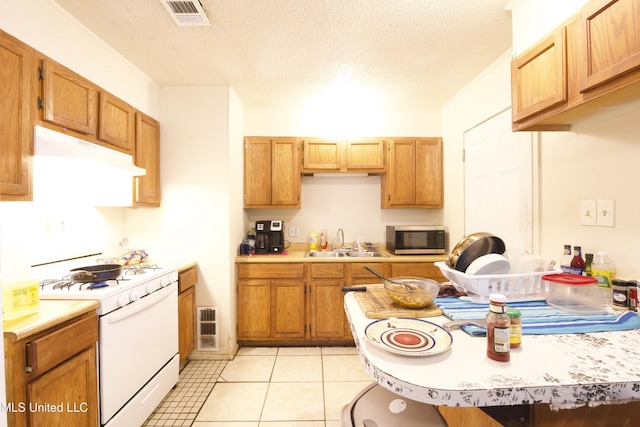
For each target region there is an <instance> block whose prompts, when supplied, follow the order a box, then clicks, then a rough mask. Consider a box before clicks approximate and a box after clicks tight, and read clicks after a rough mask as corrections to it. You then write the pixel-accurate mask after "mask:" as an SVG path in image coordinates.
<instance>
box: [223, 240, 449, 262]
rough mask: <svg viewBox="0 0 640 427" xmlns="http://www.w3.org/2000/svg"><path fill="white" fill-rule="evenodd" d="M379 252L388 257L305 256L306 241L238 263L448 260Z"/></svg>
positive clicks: (438, 256)
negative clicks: (280, 251) (283, 252)
mask: <svg viewBox="0 0 640 427" xmlns="http://www.w3.org/2000/svg"><path fill="white" fill-rule="evenodd" d="M378 252H380V253H383V254H385V255H386V257H346V256H345V257H337V258H332V257H327V258H322V257H318V258H315V257H305V254H306V253H307V245H306V244H304V243H294V244H292V245H291V247H289V248H288V249H287V254H286V255H280V254H278V255H248V256H236V259H235V262H236V264H242V263H258V262H268V263H287V262H367V263H372V262H438V261H446V260H447V257H448V254H445V255H394V254H392V253H390V252H389V251H387V250H386V249H384V248H383V247H382V246H381V249H379V250H378Z"/></svg>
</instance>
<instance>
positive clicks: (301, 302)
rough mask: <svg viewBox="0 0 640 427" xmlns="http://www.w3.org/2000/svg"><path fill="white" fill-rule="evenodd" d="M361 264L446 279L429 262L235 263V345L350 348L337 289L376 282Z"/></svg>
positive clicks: (379, 268) (441, 280)
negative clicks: (236, 339)
mask: <svg viewBox="0 0 640 427" xmlns="http://www.w3.org/2000/svg"><path fill="white" fill-rule="evenodd" d="M365 266H369V267H370V268H372V269H374V270H375V271H378V272H380V273H383V274H387V275H388V274H390V273H391V272H393V273H394V274H396V275H397V276H420V277H430V278H433V279H435V280H438V281H440V282H443V281H445V278H444V277H443V276H442V275H441V274H440V269H439V268H438V267H436V266H435V265H434V264H433V263H432V262H427V263H421V262H417V263H406V262H398V263H391V262H376V263H364V262H315V263H314V262H298V263H296V262H292V263H239V264H237V277H238V281H237V286H238V288H237V292H238V300H237V311H238V318H237V320H238V325H237V328H238V330H237V331H238V342H239V344H240V345H274V346H275V345H321V344H322V345H353V344H354V343H353V335H352V334H351V328H350V326H349V322H348V319H347V316H346V313H345V311H344V292H342V288H343V287H345V286H354V285H361V284H370V283H380V279H378V278H377V277H375V276H374V275H373V274H371V273H370V272H368V271H367V270H365V269H364V267H365Z"/></svg>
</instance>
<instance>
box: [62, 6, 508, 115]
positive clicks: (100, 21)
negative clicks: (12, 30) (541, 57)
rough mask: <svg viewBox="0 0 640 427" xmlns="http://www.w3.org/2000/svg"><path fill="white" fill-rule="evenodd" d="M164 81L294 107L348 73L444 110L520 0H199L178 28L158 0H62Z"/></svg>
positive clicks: (250, 103)
mask: <svg viewBox="0 0 640 427" xmlns="http://www.w3.org/2000/svg"><path fill="white" fill-rule="evenodd" d="M55 1H56V2H57V3H58V4H59V5H60V6H61V7H62V8H63V9H65V10H66V11H67V12H68V13H70V14H71V15H72V16H74V17H75V18H76V19H78V20H79V21H80V22H81V23H82V24H84V25H85V26H86V27H87V28H89V30H91V31H92V32H93V33H95V34H96V35H97V36H98V37H100V38H101V39H102V40H104V41H105V42H106V43H107V44H109V45H110V46H111V47H112V48H113V49H115V50H116V51H117V52H119V53H120V54H121V55H123V56H124V57H125V58H127V59H128V60H129V61H130V62H131V63H132V64H134V65H135V66H136V67H137V68H139V69H140V70H142V71H143V72H144V73H145V74H146V75H148V76H149V77H150V78H151V79H152V80H154V81H155V82H157V83H158V84H160V85H161V86H202V85H225V86H232V87H233V88H234V89H235V90H236V92H237V94H238V95H239V96H240V98H241V100H242V102H243V103H244V105H245V107H287V106H289V107H295V106H299V105H302V104H304V103H305V102H307V101H308V100H309V99H310V98H311V97H314V96H317V94H318V93H319V92H321V91H322V90H324V89H326V88H327V87H330V86H331V85H334V84H336V82H338V81H342V82H343V84H346V85H351V86H358V87H359V88H362V89H361V90H362V91H370V92H375V93H376V96H377V97H378V98H379V99H383V100H384V102H386V103H389V104H391V105H394V106H406V107H412V108H415V107H440V106H441V105H443V103H444V102H446V101H447V100H448V99H449V98H450V97H451V96H452V95H454V94H455V93H456V92H457V91H459V90H460V89H461V88H462V87H464V86H465V85H466V84H467V83H468V82H469V81H471V79H473V77H475V76H476V75H478V74H479V73H480V72H481V71H482V70H484V69H485V68H486V67H487V66H489V65H490V64H491V63H492V62H493V61H495V60H496V59H497V58H498V57H499V56H500V55H502V54H503V53H504V52H506V51H507V49H509V47H510V46H511V15H510V12H509V11H507V10H506V6H507V4H508V3H509V2H510V0H201V3H202V5H203V7H204V9H205V11H206V13H207V16H208V18H209V20H210V21H211V24H212V25H211V26H210V27H178V26H177V25H176V24H175V23H174V21H173V20H172V18H171V17H170V16H169V15H168V13H167V11H166V10H165V8H164V7H163V5H162V4H161V3H160V0H81V1H78V0H55Z"/></svg>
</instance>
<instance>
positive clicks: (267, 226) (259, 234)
mask: <svg viewBox="0 0 640 427" xmlns="http://www.w3.org/2000/svg"><path fill="white" fill-rule="evenodd" d="M283 230H284V221H256V253H257V254H279V253H282V251H283V250H284V232H283Z"/></svg>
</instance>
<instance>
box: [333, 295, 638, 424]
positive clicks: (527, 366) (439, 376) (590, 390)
mask: <svg viewBox="0 0 640 427" xmlns="http://www.w3.org/2000/svg"><path fill="white" fill-rule="evenodd" d="M344 308H345V312H346V315H347V318H348V321H349V324H350V327H351V331H352V333H353V338H354V341H355V344H356V347H357V350H358V354H359V356H360V360H361V362H362V365H363V366H364V369H365V370H366V371H367V372H368V373H369V375H370V376H371V377H372V378H373V380H374V381H375V382H377V383H378V384H379V385H381V386H382V387H384V388H386V389H387V390H389V391H391V392H393V393H396V394H398V395H400V396H403V397H406V398H408V399H411V400H414V401H418V402H423V403H426V404H431V405H436V406H442V407H481V408H490V407H491V408H496V407H509V406H514V405H528V406H536V407H540V406H547V409H548V411H550V412H552V413H553V412H556V413H557V412H564V411H573V410H576V409H579V408H583V407H587V408H593V407H598V406H606V405H617V406H615V407H614V406H608V408H610V409H611V408H615V410H616V412H618V413H619V412H620V411H622V412H629V415H628V418H629V419H630V420H631V418H633V420H634V421H633V422H634V423H635V422H636V421H637V419H638V418H639V417H640V406H639V405H640V329H630V330H622V331H606V332H586V333H585V332H580V333H552V334H532V335H524V336H523V337H522V344H521V345H520V346H519V347H518V348H513V349H511V351H510V360H509V361H508V362H499V361H495V360H492V359H490V358H488V357H487V351H486V350H487V340H486V338H484V337H479V336H474V335H472V334H470V333H468V332H465V331H463V330H461V329H453V330H447V329H445V328H443V327H442V325H443V324H445V323H447V322H450V321H451V319H450V318H448V317H446V316H445V315H436V316H433V317H426V318H419V317H416V318H413V319H409V318H406V317H398V318H396V317H387V318H375V317H369V316H368V313H365V311H363V308H362V304H360V303H359V302H358V300H357V299H356V292H348V293H346V294H345V297H344ZM416 321H417V322H419V323H418V324H419V326H420V328H422V327H423V326H422V325H424V328H425V329H424V331H425V332H427V334H428V335H429V336H432V337H434V341H435V342H432V343H430V345H429V347H430V350H427V351H417V352H414V351H411V349H410V347H411V346H410V345H408V348H409V350H408V351H404V348H402V346H399V347H398V348H394V346H390V345H389V342H388V340H387V342H385V339H384V337H383V338H380V331H381V330H384V327H383V326H381V324H382V325H384V326H387V327H395V326H396V323H397V322H400V327H402V326H403V324H402V322H410V323H411V322H413V323H414V324H415V322H416ZM410 327H413V326H410ZM626 404H629V405H626ZM624 417H627V415H624ZM531 425H534V424H531ZM569 425H571V424H569ZM575 425H578V424H575ZM580 425H586V424H580ZM619 425H624V423H623V424H619ZM630 425H631V424H630Z"/></svg>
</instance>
